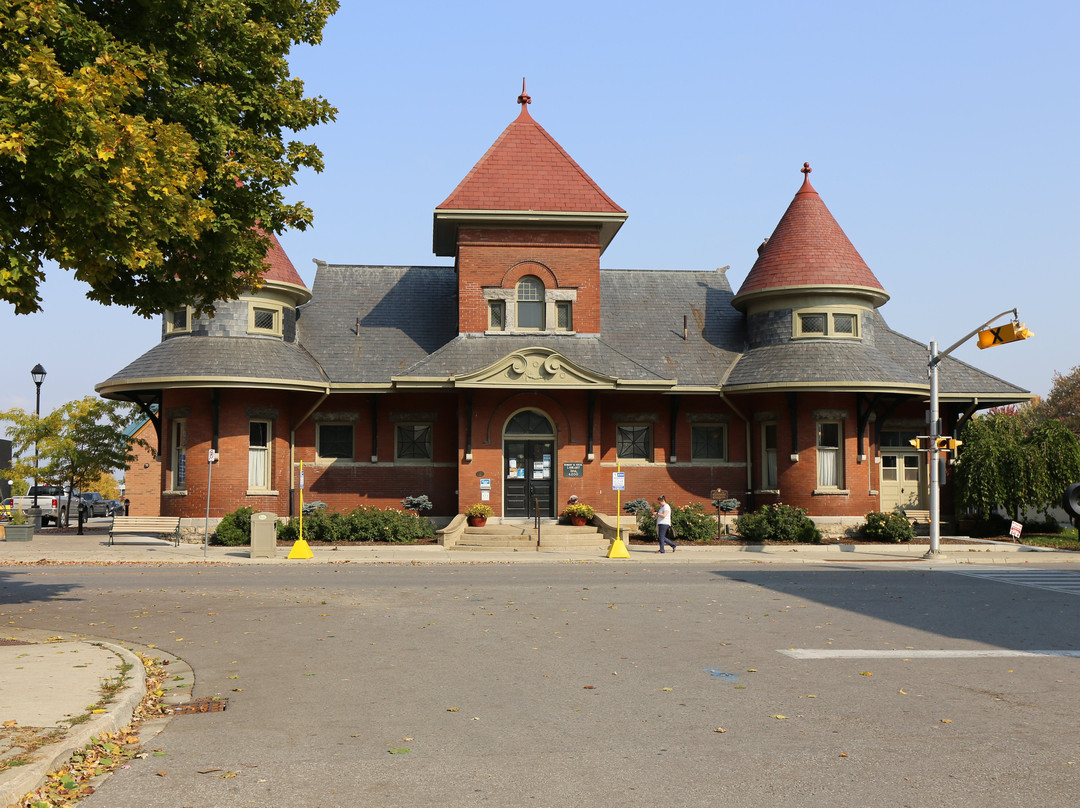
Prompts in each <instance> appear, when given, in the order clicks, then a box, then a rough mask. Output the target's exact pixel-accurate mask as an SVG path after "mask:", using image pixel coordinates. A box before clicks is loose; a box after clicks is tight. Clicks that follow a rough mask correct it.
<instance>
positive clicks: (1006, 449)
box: [956, 413, 1080, 518]
mask: <svg viewBox="0 0 1080 808" xmlns="http://www.w3.org/2000/svg"><path fill="white" fill-rule="evenodd" d="M961 439H962V440H963V450H962V451H961V454H960V458H959V460H958V461H957V464H956V487H957V495H958V497H959V500H960V504H961V505H962V506H963V507H964V508H966V509H968V510H970V511H974V512H975V513H977V514H978V515H979V516H981V517H986V516H989V515H990V513H991V512H993V510H994V509H995V508H997V507H998V506H1001V507H1002V508H1004V509H1005V510H1006V511H1007V512H1008V513H1009V514H1011V515H1013V516H1015V517H1017V518H1019V517H1020V516H1022V514H1023V511H1024V509H1025V508H1029V507H1030V508H1034V509H1036V510H1041V511H1046V510H1048V509H1049V508H1051V507H1053V506H1055V505H1057V503H1058V502H1060V500H1061V495H1062V492H1064V490H1065V489H1066V488H1067V487H1068V486H1069V485H1070V484H1071V483H1074V482H1080V442H1078V441H1077V439H1076V436H1075V435H1073V434H1072V432H1070V431H1069V430H1068V429H1067V428H1066V427H1065V425H1064V424H1062V423H1061V422H1060V421H1057V420H1047V421H1044V422H1042V423H1041V424H1038V425H1037V426H1035V427H1033V428H1031V429H1030V430H1026V429H1025V428H1024V422H1023V420H1022V419H1020V418H1018V417H1016V416H1015V415H1013V414H1009V413H995V414H991V415H985V416H982V417H979V418H973V419H972V420H970V421H968V422H967V424H966V425H965V426H964V431H963V433H962V434H961Z"/></svg>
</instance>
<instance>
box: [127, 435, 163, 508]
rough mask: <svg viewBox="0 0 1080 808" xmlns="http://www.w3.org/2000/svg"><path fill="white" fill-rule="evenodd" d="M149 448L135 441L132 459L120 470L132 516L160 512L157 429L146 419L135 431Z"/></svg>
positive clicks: (159, 467)
mask: <svg viewBox="0 0 1080 808" xmlns="http://www.w3.org/2000/svg"><path fill="white" fill-rule="evenodd" d="M135 437H136V438H141V439H142V440H145V441H146V442H147V443H148V444H150V445H149V447H142V446H139V445H137V444H135V445H134V446H133V448H132V453H133V454H134V455H135V459H134V460H133V461H131V463H130V464H129V465H128V467H127V469H126V470H125V471H124V498H125V499H127V500H129V501H130V505H129V507H130V513H131V515H132V516H160V515H161V458H160V457H159V456H158V440H157V430H156V429H155V428H154V425H153V423H151V422H150V421H147V422H146V423H145V424H143V425H142V426H141V427H140V428H139V430H138V431H137V432H136V433H135Z"/></svg>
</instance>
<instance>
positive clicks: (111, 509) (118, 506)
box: [105, 499, 124, 516]
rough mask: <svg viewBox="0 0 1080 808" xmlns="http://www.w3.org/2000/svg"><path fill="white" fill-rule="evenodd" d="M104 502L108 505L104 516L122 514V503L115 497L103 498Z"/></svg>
mask: <svg viewBox="0 0 1080 808" xmlns="http://www.w3.org/2000/svg"><path fill="white" fill-rule="evenodd" d="M105 504H106V505H107V506H108V511H107V512H106V514H105V515H106V516H123V515H124V503H123V502H120V501H118V500H115V499H107V500H105Z"/></svg>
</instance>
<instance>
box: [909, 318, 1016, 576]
mask: <svg viewBox="0 0 1080 808" xmlns="http://www.w3.org/2000/svg"><path fill="white" fill-rule="evenodd" d="M1006 314H1011V315H1012V316H1013V322H1014V323H1015V322H1016V320H1017V313H1016V309H1006V310H1005V311H1003V312H1001V314H998V315H997V316H995V317H991V318H990V319H989V320H987V321H986V322H985V323H983V324H982V325H980V326H979V327H978V328H976V329H974V330H972V331H971V332H970V333H968V334H966V335H964V336H963V337H961V338H960V339H958V340H957V341H956V342H954V343H953V344H952V345H950V346H949V347H948V348H946V349H945V350H944V351H942V352H941V353H938V346H937V341H936V340H930V346H929V347H930V361H929V363H928V365H929V375H930V452H929V464H930V492H929V494H930V503H929V504H930V550H929V551H928V552H927V553H926V557H927V558H932V557H935V556H937V555H938V553H940V552H941V550H940V545H941V490H940V487H939V486H940V485H941V474H940V468H939V464H940V459H939V458H940V457H941V452H940V449H939V448H938V438H940V437H941V418H940V416H939V409H940V406H939V401H938V395H939V394H938V365H939V364H940V363H941V360H942V359H944V358H945V357H946V356H948V355H949V354H951V353H952V352H953V351H955V350H956V349H957V348H959V347H960V346H961V345H963V344H964V343H965V342H967V341H968V340H969V339H971V338H972V337H974V336H975V335H976V334H978V333H979V332H980V331H982V330H983V329H986V328H989V327H990V326H991V325H993V324H994V323H995V322H997V321H998V320H1000V319H1001V318H1002V317H1004V316H1005V315H1006ZM1003 328H1004V326H1003ZM998 330H1001V329H998ZM1019 330H1020V331H1022V332H1023V333H1022V334H1021V335H1018V336H1017V337H1016V338H1017V339H1026V338H1027V337H1029V336H1031V332H1029V331H1026V330H1025V329H1024V328H1023V327H1022V326H1020V328H1019ZM990 344H994V343H990ZM979 347H980V348H982V347H984V346H983V345H982V343H981V340H980V345H979Z"/></svg>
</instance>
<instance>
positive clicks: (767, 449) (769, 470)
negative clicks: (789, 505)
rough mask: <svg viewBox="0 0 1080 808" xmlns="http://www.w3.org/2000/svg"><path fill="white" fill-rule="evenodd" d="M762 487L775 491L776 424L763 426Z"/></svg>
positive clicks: (776, 486)
mask: <svg viewBox="0 0 1080 808" xmlns="http://www.w3.org/2000/svg"><path fill="white" fill-rule="evenodd" d="M761 487H762V488H763V489H765V490H766V491H775V490H776V489H777V488H778V487H779V486H778V485H777V476H776V424H762V425H761Z"/></svg>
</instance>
